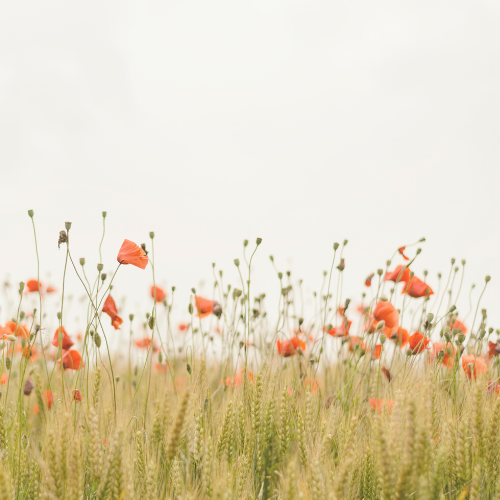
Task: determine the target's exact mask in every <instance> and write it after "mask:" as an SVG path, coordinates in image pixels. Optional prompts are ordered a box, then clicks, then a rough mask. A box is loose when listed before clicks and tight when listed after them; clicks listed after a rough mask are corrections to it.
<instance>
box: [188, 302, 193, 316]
mask: <svg viewBox="0 0 500 500" xmlns="http://www.w3.org/2000/svg"><path fill="white" fill-rule="evenodd" d="M188 312H189V314H193V304H189V306H188Z"/></svg>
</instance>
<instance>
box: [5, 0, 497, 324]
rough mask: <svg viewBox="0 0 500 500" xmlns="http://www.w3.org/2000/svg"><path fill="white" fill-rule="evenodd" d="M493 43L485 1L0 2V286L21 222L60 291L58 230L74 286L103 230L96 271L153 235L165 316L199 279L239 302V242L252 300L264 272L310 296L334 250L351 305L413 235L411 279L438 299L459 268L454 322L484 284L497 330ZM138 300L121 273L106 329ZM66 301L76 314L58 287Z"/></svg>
mask: <svg viewBox="0 0 500 500" xmlns="http://www.w3.org/2000/svg"><path fill="white" fill-rule="evenodd" d="M499 25H500V3H498V2H497V1H493V0H491V1H479V0H478V1H469V2H463V1H455V0H454V1H439V2H436V1H435V0H432V1H418V2H401V1H379V2H373V1H365V2H361V1H357V0H349V1H342V2H340V1H332V0H328V1H302V2H296V1H279V2H277V1H270V0H265V1H260V0H259V1H253V2H242V1H234V0H232V1H209V2H207V1H199V2H192V1H170V0H164V1H161V2H160V1H141V2H127V1H120V2H113V1H107V2H102V1H99V2H97V1H85V2H68V1H67V0H65V1H47V0H44V1H43V2H34V1H31V2H28V1H23V2H6V3H4V4H3V5H2V7H1V8H0V155H1V165H2V167H1V186H2V190H1V191H2V195H1V196H0V211H1V218H0V235H1V238H2V244H1V245H0V262H1V263H2V268H1V278H2V279H3V277H4V276H5V275H7V274H8V275H9V276H10V279H11V280H12V281H14V282H18V281H21V280H27V279H29V278H30V277H33V276H35V275H36V260H35V253H34V245H33V236H32V232H31V226H30V220H29V218H28V216H27V210H28V209H34V210H35V214H36V215H35V220H36V224H37V231H38V239H39V245H40V256H41V273H42V277H44V276H46V274H47V273H48V272H51V273H52V281H53V284H55V285H56V286H58V287H60V285H61V280H62V278H61V276H62V269H63V266H64V250H61V251H58V249H57V237H58V233H59V231H60V230H61V229H63V227H64V222H65V221H66V220H69V221H71V222H72V223H73V229H72V248H73V252H74V255H75V257H80V256H85V257H86V258H87V262H88V263H89V269H91V270H92V271H93V270H94V269H95V264H96V263H97V262H98V260H99V256H98V244H99V240H100V235H101V228H102V226H101V211H102V210H107V212H108V218H107V234H106V238H105V242H104V247H103V260H104V265H105V269H112V268H114V266H115V263H116V254H117V252H118V249H119V247H120V245H121V242H122V241H123V239H124V238H128V239H131V240H133V241H136V242H137V243H141V242H144V241H147V239H148V233H149V231H151V230H154V231H155V233H156V240H155V242H156V262H157V265H156V268H157V269H156V276H157V280H158V281H159V282H160V283H165V284H166V285H167V286H168V287H170V286H171V285H176V287H177V290H178V293H177V301H178V303H179V308H180V309H181V310H182V311H184V310H185V308H186V304H187V302H188V300H189V290H190V288H191V287H192V286H199V282H200V280H205V282H206V286H205V290H206V291H208V290H210V289H211V284H212V279H211V273H212V267H211V263H212V262H216V263H217V265H218V267H223V268H224V269H225V271H226V275H227V277H228V278H227V279H226V282H227V281H231V282H232V283H233V284H235V285H237V284H238V281H237V279H236V278H237V274H236V272H235V269H234V266H233V263H232V262H233V259H234V258H235V257H239V258H240V259H241V244H242V241H243V239H244V238H248V239H249V240H250V242H251V243H250V245H251V246H253V242H254V240H255V238H256V237H261V238H263V244H262V246H261V247H260V249H259V251H258V253H257V256H256V258H255V268H254V273H255V274H254V275H255V279H256V282H255V286H254V290H255V291H256V292H260V291H266V292H267V293H268V295H269V296H270V297H277V295H278V293H279V287H278V283H277V279H276V276H275V273H274V271H273V268H272V266H271V264H270V262H269V259H268V256H269V254H273V255H274V256H275V259H276V263H277V267H278V268H279V269H280V270H282V271H286V270H287V269H290V270H291V271H292V277H294V278H295V279H298V278H302V279H303V280H304V286H305V289H306V290H309V291H312V290H318V289H319V286H320V283H321V279H322V275H321V273H322V271H323V270H324V269H327V268H329V266H330V262H331V256H332V244H333V242H334V241H339V242H342V240H343V239H344V238H347V239H348V240H349V244H348V246H347V247H346V250H345V254H344V256H345V258H346V270H345V277H344V290H345V292H346V294H347V295H350V296H351V297H353V298H356V297H358V296H359V294H360V293H361V291H362V287H363V281H364V278H365V276H366V275H367V274H369V273H370V272H372V271H374V270H375V269H377V267H382V266H383V265H384V263H385V261H386V259H387V258H389V257H390V256H391V255H392V253H393V252H394V250H395V249H396V248H398V247H399V246H401V245H403V244H405V243H410V242H413V241H416V240H418V239H419V238H421V237H422V236H425V237H426V238H427V242H426V243H425V244H424V245H423V250H424V251H423V253H422V255H421V256H420V257H419V259H418V260H417V262H416V264H415V266H414V269H415V271H416V272H417V274H419V273H421V272H422V270H423V269H428V270H429V279H428V282H429V284H430V285H431V286H436V284H437V282H436V273H437V272H438V271H440V270H441V271H442V272H443V274H446V273H447V272H448V269H449V261H450V258H451V257H455V258H456V259H457V260H460V259H462V258H465V259H467V266H466V268H467V272H466V277H465V285H464V290H465V293H464V294H463V299H464V300H463V304H462V305H460V304H459V308H460V309H461V310H464V311H467V310H468V303H467V300H466V299H467V297H466V296H467V293H468V289H469V286H470V284H471V283H472V282H475V283H477V284H478V287H477V288H478V289H479V288H481V287H482V285H483V283H484V276H485V275H486V274H491V276H492V281H491V282H490V284H489V286H488V290H487V292H486V295H485V298H484V302H483V304H484V306H485V307H488V310H489V317H490V319H491V322H492V325H491V326H494V327H496V328H498V327H500V312H499V311H498V304H499V299H500V260H499V255H500V252H499V250H500V236H499V228H498V218H499V215H500V191H499V189H500V182H499V181H500V169H499V165H500V144H499V137H500V125H499V116H500V93H499V89H500V30H499V29H498V26H499ZM151 281H152V279H151V272H150V270H148V271H146V272H143V271H140V270H139V269H136V268H126V269H121V270H120V273H119V276H118V278H117V282H116V287H115V289H116V294H117V295H118V296H125V295H126V296H127V297H128V306H127V308H126V310H125V311H124V313H125V314H127V313H128V312H129V310H130V309H133V307H132V305H135V304H139V303H141V304H142V303H147V302H146V298H147V293H148V286H149V285H150V284H151ZM68 288H69V289H70V290H72V291H73V292H74V293H75V294H77V295H81V294H82V290H81V289H80V288H79V287H78V283H77V281H76V279H75V277H74V275H70V278H69V282H68ZM477 295H478V294H477V293H476V297H477ZM271 300H274V299H271ZM134 307H135V306H134ZM495 308H496V311H495ZM179 314H180V313H179ZM0 316H1V320H2V321H4V320H5V319H6V318H8V317H9V315H8V314H7V313H6V312H5V309H2V311H1V313H0Z"/></svg>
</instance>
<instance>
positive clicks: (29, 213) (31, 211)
mask: <svg viewBox="0 0 500 500" xmlns="http://www.w3.org/2000/svg"><path fill="white" fill-rule="evenodd" d="M28 215H29V216H30V217H31V218H32V219H33V216H34V215H35V212H34V211H33V210H28Z"/></svg>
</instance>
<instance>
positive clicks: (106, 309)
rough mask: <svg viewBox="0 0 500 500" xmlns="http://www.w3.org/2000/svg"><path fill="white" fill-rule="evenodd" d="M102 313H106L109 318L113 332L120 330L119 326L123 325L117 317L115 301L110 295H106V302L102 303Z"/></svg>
mask: <svg viewBox="0 0 500 500" xmlns="http://www.w3.org/2000/svg"><path fill="white" fill-rule="evenodd" d="M102 312H103V313H106V314H107V315H108V316H109V317H110V318H111V324H112V325H113V328H114V329H115V330H118V329H119V328H120V325H121V324H122V323H123V320H122V319H121V318H120V316H118V310H117V309H116V304H115V301H114V300H113V297H111V294H109V295H108V297H107V298H106V300H105V301H104V305H103V306H102Z"/></svg>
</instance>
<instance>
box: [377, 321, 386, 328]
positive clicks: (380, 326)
mask: <svg viewBox="0 0 500 500" xmlns="http://www.w3.org/2000/svg"><path fill="white" fill-rule="evenodd" d="M384 326H385V321H384V320H382V321H379V322H378V324H377V330H382V328H384Z"/></svg>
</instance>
